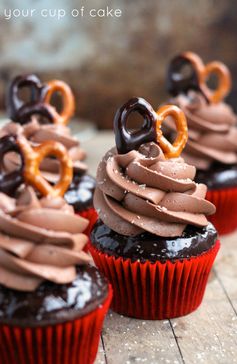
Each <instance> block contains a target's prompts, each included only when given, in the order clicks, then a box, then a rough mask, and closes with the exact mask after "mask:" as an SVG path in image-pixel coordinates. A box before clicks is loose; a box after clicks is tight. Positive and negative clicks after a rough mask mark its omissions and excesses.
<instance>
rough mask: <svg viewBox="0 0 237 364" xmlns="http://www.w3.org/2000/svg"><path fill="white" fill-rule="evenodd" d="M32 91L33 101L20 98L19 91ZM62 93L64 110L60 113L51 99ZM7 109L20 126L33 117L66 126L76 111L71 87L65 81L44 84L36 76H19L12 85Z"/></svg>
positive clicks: (8, 95)
mask: <svg viewBox="0 0 237 364" xmlns="http://www.w3.org/2000/svg"><path fill="white" fill-rule="evenodd" d="M23 87H28V88H29V89H30V96H31V99H30V101H29V102H25V103H24V102H23V101H22V100H21V99H20V98H19V90H20V89H21V88H23ZM55 92H60V93H61V96H62V100H63V109H62V111H61V113H59V112H58V111H57V110H56V109H55V108H54V107H53V106H52V105H51V104H50V101H51V97H52V95H53V94H54V93H55ZM7 109H8V114H9V116H10V118H11V119H12V120H13V121H15V122H18V123H20V124H22V125H23V124H26V123H27V122H29V121H30V120H31V116H32V115H35V114H37V115H40V116H42V117H44V118H46V119H47V120H48V121H49V122H51V123H55V124H62V125H65V124H67V123H68V121H69V119H70V117H71V116H72V115H73V113H74V111H75V100H74V96H73V93H72V91H71V89H70V87H69V86H68V85H67V84H66V83H65V82H63V81H59V80H52V81H49V82H48V83H46V84H42V82H41V81H40V79H39V78H38V77H37V76H36V75H24V76H17V77H16V78H15V79H14V80H13V81H12V83H11V85H10V88H9V91H8V94H7Z"/></svg>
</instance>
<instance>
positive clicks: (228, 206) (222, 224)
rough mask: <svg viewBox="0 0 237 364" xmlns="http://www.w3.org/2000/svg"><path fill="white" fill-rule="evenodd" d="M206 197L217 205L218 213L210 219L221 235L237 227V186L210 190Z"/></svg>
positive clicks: (209, 217)
mask: <svg viewBox="0 0 237 364" xmlns="http://www.w3.org/2000/svg"><path fill="white" fill-rule="evenodd" d="M206 199H207V200H208V201H210V202H212V203H213V204H214V205H215V206H216V213H215V214H214V215H212V216H208V220H210V221H211V222H212V224H213V225H214V226H215V228H216V229H217V231H218V233H219V234H221V235H224V234H229V233H231V232H233V231H234V230H235V229H237V187H236V188H226V189H222V190H208V192H207V195H206Z"/></svg>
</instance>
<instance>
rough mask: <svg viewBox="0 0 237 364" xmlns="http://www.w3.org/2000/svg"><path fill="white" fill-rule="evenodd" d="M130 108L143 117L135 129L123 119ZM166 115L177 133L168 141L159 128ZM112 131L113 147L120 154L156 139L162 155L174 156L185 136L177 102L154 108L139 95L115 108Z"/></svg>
mask: <svg viewBox="0 0 237 364" xmlns="http://www.w3.org/2000/svg"><path fill="white" fill-rule="evenodd" d="M132 112H138V113H139V114H140V115H141V116H142V117H143V118H144V122H143V125H142V127H141V129H140V130H137V131H135V132H132V131H131V130H128V129H127V120H128V117H129V115H130V114H131V113H132ZM168 116H171V117H173V119H174V121H175V125H176V129H177V137H176V139H175V141H174V142H173V143H172V144H171V143H170V142H169V141H168V140H167V139H166V138H165V137H164V135H163V133H162V129H161V125H162V123H163V122H164V121H165V119H166V118H167V117H168ZM114 131H115V140H116V145H117V150H118V152H119V153H122V154H123V153H128V152H129V151H131V150H133V149H139V147H140V145H141V144H144V143H149V142H156V143H157V144H159V146H160V147H161V149H162V150H163V152H164V155H165V157H166V158H176V157H178V156H179V155H180V154H181V152H182V150H183V148H184V147H185V144H186V142H187V139H188V128H187V122H186V118H185V115H184V113H183V112H182V111H181V110H180V109H179V108H178V107H177V106H175V105H165V106H162V107H160V108H159V109H158V110H157V112H155V111H154V110H153V108H152V106H151V105H150V104H149V103H148V102H147V101H146V100H144V99H142V98H132V99H130V100H129V101H128V102H127V103H126V104H124V105H123V106H122V107H121V108H120V109H119V110H118V111H117V113H116V115H115V119H114Z"/></svg>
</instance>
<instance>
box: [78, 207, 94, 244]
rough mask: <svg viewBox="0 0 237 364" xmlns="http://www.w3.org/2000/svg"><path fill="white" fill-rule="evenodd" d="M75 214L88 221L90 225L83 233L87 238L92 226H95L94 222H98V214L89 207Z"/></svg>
mask: <svg viewBox="0 0 237 364" xmlns="http://www.w3.org/2000/svg"><path fill="white" fill-rule="evenodd" d="M76 214H77V215H79V216H82V217H84V218H85V219H87V220H89V222H90V223H89V225H88V227H87V229H86V230H85V232H84V233H85V234H86V235H88V237H89V236H90V233H91V230H92V228H93V226H94V225H95V223H96V221H97V220H98V214H97V212H96V210H95V209H94V208H93V207H91V208H89V209H87V210H84V211H80V212H77V213H76Z"/></svg>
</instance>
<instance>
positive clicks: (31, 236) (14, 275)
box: [0, 137, 111, 364]
mask: <svg viewBox="0 0 237 364" xmlns="http://www.w3.org/2000/svg"><path fill="white" fill-rule="evenodd" d="M7 138H11V139H12V140H11V143H12V144H13V137H7ZM22 140H23V139H21V142H20V144H18V141H17V139H16V144H18V150H19V151H20V153H21V154H22V155H21V156H22V158H23V159H24V162H25V167H24V171H23V172H24V178H26V181H25V182H26V184H27V183H28V182H30V183H31V184H32V185H34V187H36V188H37V190H38V189H39V190H42V185H44V187H46V186H47V182H46V181H44V183H43V182H42V181H43V179H42V178H43V177H42V176H41V175H40V174H37V173H36V175H37V178H35V180H33V179H32V178H31V177H30V173H31V171H32V168H34V165H35V163H38V159H37V160H36V157H37V158H38V157H39V156H38V154H37V153H38V149H37V150H34V149H32V153H31V156H29V155H27V153H28V151H26V150H30V149H31V147H30V145H27V144H26V143H27V142H25V141H24V142H23V143H22ZM5 141H6V137H5ZM2 144H3V141H2V139H1V140H0V145H1V146H2ZM19 145H20V147H19ZM43 145H44V148H46V146H47V148H49V149H50V150H49V149H48V151H49V152H50V153H52V154H56V149H55V148H56V147H57V148H59V149H60V150H61V152H62V153H63V154H64V158H65V160H64V162H63V163H67V161H69V159H68V158H67V152H66V149H65V148H63V146H62V145H61V146H60V145H59V144H58V143H53V144H52V143H50V144H49V143H44V144H43ZM52 145H53V146H54V147H53V148H52ZM55 146H56V147H55ZM29 148H30V149H29ZM42 150H43V149H42V148H41V152H42V153H43V151H42ZM61 152H60V153H61ZM35 153H36V154H35ZM60 158H61V159H62V157H60ZM30 160H31V162H30ZM37 168H38V167H37ZM69 168H70V167H69ZM64 171H65V169H64ZM63 173H64V172H63ZM33 181H34V182H33ZM64 181H65V179H64V178H63V176H61V181H60V185H58V188H57V189H56V188H53V189H50V188H49V191H51V193H48V194H47V195H46V196H44V197H40V196H39V193H38V192H36V191H35V190H34V189H33V187H32V186H27V185H26V187H24V188H23V190H22V191H21V192H19V194H18V195H17V197H15V198H12V197H9V196H8V195H6V194H5V193H3V192H0V361H1V363H4V364H11V363H13V362H14V363H16V362H17V363H22V364H24V363H29V362H31V363H36V362H37V363H38V362H42V363H44V364H49V363H50V364H54V363H58V362H59V361H60V362H62V361H63V363H72V362H73V363H78V364H79V363H80V364H82V363H85V364H88V363H93V362H94V360H95V357H96V353H97V349H98V343H99V338H100V330H101V327H102V324H103V320H104V317H105V314H106V312H107V310H108V307H109V304H110V300H111V288H110V286H109V285H108V283H107V280H106V278H104V277H103V276H102V274H101V273H100V272H99V271H98V270H97V269H96V268H95V267H93V266H91V265H89V264H88V263H90V257H89V255H88V254H87V253H85V252H84V251H83V247H84V246H85V244H86V243H87V240H88V237H87V236H86V235H85V234H84V233H83V231H84V230H85V228H86V227H87V225H88V221H87V220H86V219H84V218H82V217H81V216H78V215H75V214H74V210H73V207H72V206H70V205H68V204H67V202H66V201H65V200H64V199H63V198H62V197H61V196H60V195H62V193H61V192H63V193H64V191H63V189H64V188H65V187H67V186H66V184H64ZM51 188H52V187H51Z"/></svg>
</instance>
